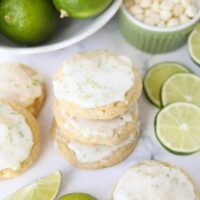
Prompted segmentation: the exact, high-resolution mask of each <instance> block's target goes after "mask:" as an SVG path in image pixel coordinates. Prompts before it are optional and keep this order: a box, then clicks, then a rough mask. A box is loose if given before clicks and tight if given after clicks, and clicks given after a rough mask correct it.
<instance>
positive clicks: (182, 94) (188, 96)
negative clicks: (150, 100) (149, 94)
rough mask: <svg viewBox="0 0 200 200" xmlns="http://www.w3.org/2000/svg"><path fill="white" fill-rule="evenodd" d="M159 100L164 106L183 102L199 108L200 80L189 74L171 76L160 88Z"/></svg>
mask: <svg viewBox="0 0 200 200" xmlns="http://www.w3.org/2000/svg"><path fill="white" fill-rule="evenodd" d="M161 99H162V104H163V105H164V106H166V105H168V104H170V103H174V102H183V101H184V102H188V103H192V104H195V105H197V106H199V107H200V78H199V77H198V76H196V75H194V74H189V73H188V74H187V73H180V74H175V75H173V76H171V77H170V78H169V79H168V80H167V81H166V82H165V83H164V85H163V87H162V92H161Z"/></svg>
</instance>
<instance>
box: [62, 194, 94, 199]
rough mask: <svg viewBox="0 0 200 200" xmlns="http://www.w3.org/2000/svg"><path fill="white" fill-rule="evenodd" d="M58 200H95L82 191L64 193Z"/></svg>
mask: <svg viewBox="0 0 200 200" xmlns="http://www.w3.org/2000/svg"><path fill="white" fill-rule="evenodd" d="M59 200H97V199H95V198H94V197H92V196H90V195H89V194H83V193H72V194H66V195H64V196H63V197H61V198H59Z"/></svg>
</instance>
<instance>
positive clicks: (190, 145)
mask: <svg viewBox="0 0 200 200" xmlns="http://www.w3.org/2000/svg"><path fill="white" fill-rule="evenodd" d="M199 122H200V108H199V107H197V106H196V105H193V104H190V103H185V102H179V103H173V104H170V105H169V106H167V107H165V108H163V109H162V110H161V111H160V112H159V113H158V115H157V117H156V119H155V131H156V136H157V139H158V140H159V142H160V143H161V144H162V145H163V146H164V147H165V148H166V149H167V150H169V151H170V152H173V153H176V154H191V153H194V152H197V151H199V150H200V123H199Z"/></svg>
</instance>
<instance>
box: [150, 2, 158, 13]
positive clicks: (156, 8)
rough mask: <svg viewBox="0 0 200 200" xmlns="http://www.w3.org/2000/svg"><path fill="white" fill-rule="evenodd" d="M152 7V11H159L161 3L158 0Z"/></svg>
mask: <svg viewBox="0 0 200 200" xmlns="http://www.w3.org/2000/svg"><path fill="white" fill-rule="evenodd" d="M151 9H152V11H154V12H159V10H160V4H159V3H158V2H157V1H155V2H154V3H153V4H152V6H151Z"/></svg>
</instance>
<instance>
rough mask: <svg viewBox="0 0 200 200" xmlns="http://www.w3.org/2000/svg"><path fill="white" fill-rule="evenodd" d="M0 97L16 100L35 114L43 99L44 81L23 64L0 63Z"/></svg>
mask: <svg viewBox="0 0 200 200" xmlns="http://www.w3.org/2000/svg"><path fill="white" fill-rule="evenodd" d="M0 99H9V100H11V101H16V102H18V103H20V104H21V105H22V106H24V107H25V108H27V109H28V110H29V111H30V112H31V113H32V114H33V115H34V116H36V115H37V114H38V113H39V110H40V108H41V107H42V104H43V102H44V99H45V85H44V81H43V79H42V77H41V75H39V74H38V73H37V72H36V71H34V70H33V69H31V68H29V67H27V66H26V65H24V64H20V63H0Z"/></svg>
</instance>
